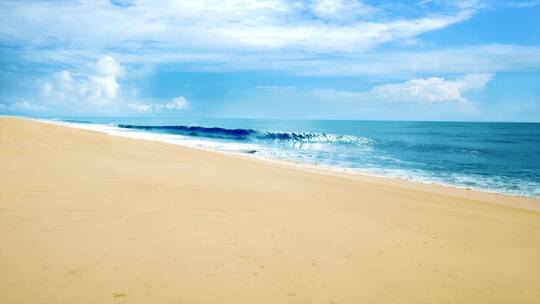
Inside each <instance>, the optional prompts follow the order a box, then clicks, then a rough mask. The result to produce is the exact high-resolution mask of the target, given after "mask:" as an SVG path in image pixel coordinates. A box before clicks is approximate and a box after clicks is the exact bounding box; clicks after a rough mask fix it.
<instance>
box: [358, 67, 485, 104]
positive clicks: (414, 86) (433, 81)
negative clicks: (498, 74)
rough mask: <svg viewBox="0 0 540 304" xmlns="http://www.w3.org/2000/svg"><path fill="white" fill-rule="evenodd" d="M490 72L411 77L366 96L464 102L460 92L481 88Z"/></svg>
mask: <svg viewBox="0 0 540 304" xmlns="http://www.w3.org/2000/svg"><path fill="white" fill-rule="evenodd" d="M492 77H493V75H491V74H470V75H465V76H463V77H461V78H458V79H455V80H448V79H445V78H441V77H430V78H420V79H411V80H409V81H406V82H403V83H392V84H385V85H380V86H377V87H375V88H373V89H372V90H371V91H370V92H369V93H367V96H369V97H370V98H372V99H375V100H383V101H406V102H424V103H436V102H466V101H468V100H467V99H466V98H465V97H464V96H463V95H462V94H463V93H465V92H467V91H470V90H474V89H481V88H483V87H484V86H485V85H486V84H487V83H488V82H489V81H490V80H491V79H492Z"/></svg>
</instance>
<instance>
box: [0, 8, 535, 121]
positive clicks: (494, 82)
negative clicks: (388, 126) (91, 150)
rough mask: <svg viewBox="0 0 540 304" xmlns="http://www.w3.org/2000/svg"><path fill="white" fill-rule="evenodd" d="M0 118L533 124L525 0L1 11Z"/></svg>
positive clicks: (531, 46) (531, 48) (530, 23)
mask: <svg viewBox="0 0 540 304" xmlns="http://www.w3.org/2000/svg"><path fill="white" fill-rule="evenodd" d="M0 15H1V18H0V114H3V115H27V116H35V117H80V116H125V117H148V116H151V117H194V118H197V117H223V118H276V119H359V120H452V121H529V122H540V0H515V1H502V0H501V1H498V0H493V1H482V0H447V1H440V0H416V1H415V0H405V1H385V0H382V1H362V0H289V1H286V0H198V1H193V0H184V1H156V0H154V1H150V0H110V1H105V0H103V1H100V0H89V1H62V0H57V1H39V0H33V1H25V0H16V1H11V0H3V1H1V2H0Z"/></svg>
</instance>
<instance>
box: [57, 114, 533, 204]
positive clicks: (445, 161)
mask: <svg viewBox="0 0 540 304" xmlns="http://www.w3.org/2000/svg"><path fill="white" fill-rule="evenodd" d="M54 121H56V122H57V123H62V124H67V125H70V126H73V127H79V128H87V129H95V130H101V131H104V132H106V133H108V134H111V135H119V136H128V137H134V138H142V139H150V140H158V141H165V142H170V143H174V144H180V145H185V146H190V147H197V148H202V149H208V150H217V151H224V152H235V153H244V154H249V155H252V156H256V157H261V158H267V159H277V160H285V161H293V162H297V163H303V164H309V165H315V166H320V167H321V168H326V169H332V170H340V171H347V172H358V173H364V174H370V175H376V176H386V177H395V178H402V179H407V180H412V181H417V182H424V183H435V184H441V185H446V186H453V187H459V188H467V189H475V190H480V191H488V192H496V193H505V194H511V195H519V196H527V197H535V198H540V124H538V123H477V122H415V121H345V120H267V119H185V118H62V119H54Z"/></svg>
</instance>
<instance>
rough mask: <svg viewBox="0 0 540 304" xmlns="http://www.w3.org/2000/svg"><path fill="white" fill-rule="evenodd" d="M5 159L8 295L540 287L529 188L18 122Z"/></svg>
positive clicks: (493, 292) (167, 299)
mask: <svg viewBox="0 0 540 304" xmlns="http://www.w3.org/2000/svg"><path fill="white" fill-rule="evenodd" d="M0 168H2V169H1V170H0V180H2V183H0V248H2V250H0V269H2V275H0V302H2V303H4V302H5V303H82V304H85V303H88V304H90V303H119V302H126V303H171V304H172V303H263V304H264V303H268V304H274V303H325V304H329V303H340V304H344V303H383V304H386V303H388V304H410V303H494V304H497V303H501V304H503V303H531V304H532V303H537V302H538V299H540V293H538V288H537V286H539V285H540V272H539V271H538V269H540V212H538V211H533V210H526V209H524V208H516V207H515V206H514V207H510V206H506V205H504V204H511V205H515V204H516V203H519V202H521V203H523V204H527V203H530V200H529V199H524V198H519V197H506V196H500V195H491V194H487V193H482V192H474V191H466V190H463V191H458V189H452V188H446V187H439V186H433V187H427V186H426V185H410V184H407V183H404V182H396V181H387V180H383V179H376V178H373V177H360V176H356V177H351V175H347V174H344V175H339V174H332V173H324V172H321V171H318V172H315V171H313V172H312V171H310V170H309V169H306V168H297V167H296V168H295V167H294V166H290V165H283V164H276V163H274V164H272V163H270V162H265V161H260V160H256V159H248V158H245V157H243V156H236V155H230V154H224V153H220V152H212V151H201V150H198V149H193V148H189V147H185V146H180V145H171V144H166V143H160V142H153V141H145V140H138V139H132V138H125V137H117V136H109V135H106V134H104V133H100V132H94V131H88V130H80V129H74V128H68V127H65V126H58V125H52V124H46V123H42V122H36V121H30V120H26V119H15V118H0ZM533 202H534V203H537V201H536V200H534V201H533Z"/></svg>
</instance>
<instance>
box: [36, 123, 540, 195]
mask: <svg viewBox="0 0 540 304" xmlns="http://www.w3.org/2000/svg"><path fill="white" fill-rule="evenodd" d="M33 120H36V121H39V122H44V123H49V124H53V125H60V126H66V127H71V128H75V129H84V130H90V131H96V132H100V133H104V134H107V135H110V136H118V137H126V138H132V139H140V140H147V141H156V142H162V143H168V144H174V145H180V146H183V147H188V148H193V149H197V150H202V151H210V152H214V153H220V154H221V153H222V154H226V155H234V156H240V157H248V158H250V159H256V160H262V161H265V162H271V163H277V164H281V165H284V166H293V167H296V168H300V169H308V170H310V171H313V170H315V171H320V172H327V173H331V174H335V173H338V174H351V175H360V176H367V177H376V178H383V179H388V180H395V181H407V182H413V183H419V184H424V185H437V186H442V187H448V188H454V189H461V190H473V191H478V192H483V193H491V194H497V195H503V196H509V197H525V198H533V199H540V196H534V195H526V194H516V193H508V192H504V191H498V190H496V189H485V188H479V187H468V186H461V185H455V184H446V183H443V182H439V181H430V180H420V179H414V178H405V177H402V176H392V175H384V174H376V173H373V172H367V171H362V170H358V169H349V168H341V167H334V166H325V165H321V164H310V163H306V162H302V161H299V160H294V159H280V158H273V157H268V156H266V157H265V156H260V155H255V154H254V153H252V152H251V151H252V149H250V148H249V146H248V147H247V148H246V149H238V148H237V149H234V150H233V149H227V148H224V146H222V145H219V143H216V145H215V146H214V147H212V146H208V145H205V146H202V145H198V144H197V143H198V142H197V141H196V140H193V141H189V140H185V139H183V140H179V138H178V136H177V135H171V134H161V133H152V132H145V131H133V130H130V131H126V129H122V128H120V127H118V126H113V125H104V124H93V123H92V124H90V123H84V122H82V123H79V122H69V121H58V120H49V119H33Z"/></svg>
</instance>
